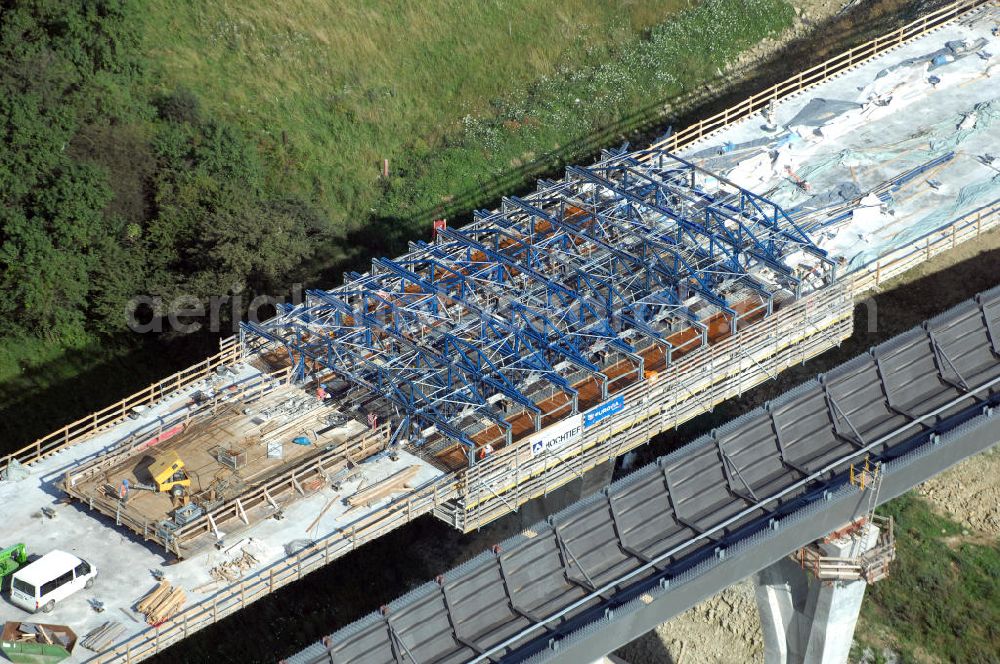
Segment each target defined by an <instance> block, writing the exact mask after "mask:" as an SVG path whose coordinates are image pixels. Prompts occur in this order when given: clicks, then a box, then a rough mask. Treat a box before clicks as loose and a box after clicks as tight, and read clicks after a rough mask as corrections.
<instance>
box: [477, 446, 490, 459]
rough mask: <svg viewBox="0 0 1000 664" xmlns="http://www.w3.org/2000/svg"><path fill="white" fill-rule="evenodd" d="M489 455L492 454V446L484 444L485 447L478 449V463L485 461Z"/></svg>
mask: <svg viewBox="0 0 1000 664" xmlns="http://www.w3.org/2000/svg"><path fill="white" fill-rule="evenodd" d="M491 454H493V446H492V445H490V444H489V443H486V444H485V445H483V446H482V447H480V448H479V460H480V461H482V460H483V459H485V458H486V457H488V456H489V455H491Z"/></svg>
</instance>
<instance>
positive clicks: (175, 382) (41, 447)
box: [0, 344, 240, 471]
mask: <svg viewBox="0 0 1000 664" xmlns="http://www.w3.org/2000/svg"><path fill="white" fill-rule="evenodd" d="M239 359H240V350H239V346H238V345H236V344H229V345H227V346H226V347H224V348H223V349H222V350H220V351H219V352H218V353H216V354H215V355H212V356H211V357H208V358H206V359H204V360H202V361H201V362H198V363H197V364H195V365H192V366H190V367H188V368H187V369H183V370H181V371H178V372H177V373H175V374H173V375H171V376H168V377H167V378H164V379H163V380H160V381H157V382H155V383H153V384H152V385H150V386H149V387H147V388H145V389H143V390H140V391H138V392H136V393H135V394H131V395H129V396H127V397H125V398H124V399H122V400H121V401H119V402H118V403H114V404H112V405H110V406H107V407H106V408H102V409H101V410H98V411H95V412H93V413H91V414H90V415H87V416H86V417H81V418H80V419H78V420H76V421H75V422H71V423H69V424H67V425H66V426H64V427H62V428H61V429H57V430H55V431H53V432H52V433H50V434H48V435H47V436H43V437H41V438H39V439H38V440H36V441H35V442H33V443H31V444H29V445H25V446H24V447H22V448H21V449H19V450H17V451H16V452H12V453H10V454H6V455H4V456H2V457H0V471H2V470H5V469H6V468H7V466H8V465H10V462H11V461H18V462H19V463H21V464H24V465H30V464H33V463H35V462H37V461H39V460H41V459H44V458H46V457H48V456H51V455H52V454H55V453H56V452H58V451H60V450H62V449H65V448H66V447H69V446H71V445H75V444H76V443H79V442H82V441H84V440H86V439H88V438H89V437H90V436H92V435H94V434H95V433H98V432H100V431H103V430H105V429H107V428H108V427H112V426H114V425H116V424H118V423H120V422H121V421H122V420H124V419H125V418H126V417H128V416H129V414H130V413H131V412H132V410H133V409H134V408H136V407H137V406H150V405H152V404H155V403H157V402H158V401H160V400H162V399H163V398H164V397H166V396H169V395H170V394H173V393H174V392H177V391H178V390H182V389H184V388H185V387H188V386H189V385H192V384H193V383H197V382H198V381H200V380H202V379H204V378H205V377H206V376H207V375H208V374H210V373H211V372H213V371H215V370H216V369H218V368H219V367H224V366H231V365H233V364H236V363H237V362H239Z"/></svg>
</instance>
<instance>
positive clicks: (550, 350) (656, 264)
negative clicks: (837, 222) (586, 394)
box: [242, 150, 833, 463]
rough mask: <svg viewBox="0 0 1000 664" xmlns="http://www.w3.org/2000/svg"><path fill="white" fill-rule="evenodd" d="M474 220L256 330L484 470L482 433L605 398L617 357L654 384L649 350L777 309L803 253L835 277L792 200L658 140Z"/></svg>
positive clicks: (401, 428)
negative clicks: (743, 183)
mask: <svg viewBox="0 0 1000 664" xmlns="http://www.w3.org/2000/svg"><path fill="white" fill-rule="evenodd" d="M476 217H477V220H476V221H475V222H474V223H472V224H470V225H469V226H467V227H465V228H461V229H446V230H444V231H441V232H439V233H438V235H437V237H436V239H435V241H434V243H432V244H431V243H425V242H418V243H413V244H411V251H410V252H409V253H408V254H406V255H405V256H402V257H400V258H398V259H394V260H392V259H385V258H379V259H375V260H373V261H372V269H371V270H370V271H369V272H367V273H365V274H357V273H349V274H348V275H346V276H345V283H344V285H343V286H342V287H340V288H336V289H333V290H330V291H319V290H313V291H309V292H308V294H307V296H308V297H307V301H306V302H305V303H303V304H301V305H298V306H295V307H284V308H282V309H281V310H280V311H279V315H278V316H276V317H275V318H273V319H271V320H269V321H267V322H265V323H263V324H246V325H244V327H243V330H242V335H243V338H244V339H245V340H246V339H248V338H251V337H256V338H258V339H262V340H264V341H265V342H267V344H266V345H268V346H270V347H271V348H274V347H275V346H277V347H283V348H285V349H286V350H287V352H288V354H289V356H290V358H291V360H292V362H293V363H294V364H295V368H296V376H297V377H298V378H300V379H302V378H305V377H306V374H307V373H310V372H331V371H332V372H333V373H335V374H337V375H338V376H341V377H343V378H345V379H346V380H348V381H350V382H352V383H353V384H355V385H358V386H360V387H362V388H364V389H365V390H367V391H369V392H372V393H373V394H374V395H376V396H377V397H379V398H381V399H384V400H385V401H386V402H387V404H388V405H389V406H390V409H391V412H394V413H395V414H396V415H397V416H398V424H397V426H396V427H395V431H396V433H395V435H396V436H400V435H405V436H407V437H408V438H409V439H411V440H416V441H419V440H421V436H422V432H423V431H425V430H427V428H428V427H433V428H434V429H436V430H437V431H438V432H439V433H441V434H443V435H444V436H446V437H448V438H451V439H453V440H455V441H458V442H461V443H463V444H465V445H466V447H467V448H468V450H469V452H470V454H469V459H470V463H471V462H472V460H473V455H472V454H471V452H472V451H473V450H474V449H475V443H474V441H473V437H474V436H475V433H476V431H479V430H481V429H483V428H485V427H486V426H491V425H496V426H498V427H499V428H500V430H501V431H502V432H503V436H504V437H505V438H506V439H507V441H508V442H510V440H511V426H510V424H509V423H508V422H509V420H510V419H511V415H512V413H514V414H516V413H519V412H520V413H527V414H528V415H529V416H530V417H531V418H532V420H533V421H534V424H535V428H536V429H537V428H539V427H540V426H541V424H542V418H543V416H544V415H546V414H549V413H551V412H552V411H551V406H550V407H549V408H550V409H549V410H543V408H542V407H540V405H539V404H540V403H542V402H543V401H545V400H546V399H552V398H553V397H555V396H556V395H560V394H561V395H562V396H561V397H560V398H559V399H557V400H556V401H553V402H552V403H556V404H561V405H558V406H556V407H557V408H559V409H562V410H561V411H559V412H563V413H565V414H566V415H568V414H571V413H574V412H577V410H578V409H579V394H578V390H577V388H575V387H574V385H576V384H579V381H580V380H582V379H585V378H588V377H589V378H592V379H595V380H596V381H597V382H598V384H599V385H600V390H601V396H602V398H603V397H606V396H607V393H608V384H609V380H608V376H607V375H606V373H605V370H606V369H607V367H610V366H614V365H616V364H617V365H619V366H620V365H621V363H623V362H624V363H626V365H628V366H631V370H630V371H631V372H634V375H635V379H636V380H637V381H641V380H643V379H644V370H643V369H644V363H645V362H646V359H645V357H646V353H647V352H648V349H649V348H650V347H652V346H655V347H657V348H658V349H659V352H661V353H662V357H663V361H664V362H665V363H669V362H670V361H671V358H672V355H673V353H674V352H675V351H676V349H675V348H674V344H672V343H671V341H670V337H671V335H673V334H675V333H677V332H679V331H681V330H684V329H694V330H695V331H696V332H697V340H696V341H695V342H694V343H696V344H704V343H706V342H707V341H708V328H707V326H706V323H705V321H706V319H707V318H709V317H710V316H712V315H716V314H720V315H723V316H724V317H725V318H726V320H728V321H729V324H730V326H731V329H733V330H735V327H736V324H737V320H738V318H739V316H740V315H741V312H740V311H738V310H737V309H736V304H735V299H734V298H741V299H742V300H743V301H744V302H746V301H753V302H755V303H756V304H754V305H753V306H755V307H757V308H758V310H760V311H763V312H764V313H765V315H766V314H769V313H771V311H772V309H773V307H774V303H775V297H776V296H777V295H778V294H779V293H783V294H785V297H788V296H793V295H797V294H798V293H799V291H800V289H801V282H800V279H799V278H798V277H797V276H796V274H795V272H794V270H793V269H792V268H790V267H789V266H788V265H787V264H786V263H785V260H784V259H785V258H786V257H787V255H788V254H790V253H791V252H797V251H803V252H808V253H810V254H812V255H813V256H815V257H817V260H818V264H819V265H821V266H822V268H823V270H824V271H825V275H824V276H825V278H827V280H828V281H829V280H832V277H833V265H832V263H831V262H830V261H828V260H827V259H826V257H825V255H824V254H823V252H822V251H821V250H819V249H817V248H816V247H815V246H814V245H813V244H812V243H811V242H810V241H809V239H808V237H807V236H806V235H805V234H804V233H803V232H802V231H801V229H800V228H799V227H798V226H796V225H795V224H794V223H793V222H792V221H791V219H790V218H789V217H788V216H787V215H786V214H785V213H784V212H783V211H782V210H781V209H780V208H779V207H778V206H777V205H775V204H773V203H771V202H770V201H768V200H767V199H765V198H763V197H761V196H758V195H755V194H753V193H751V192H748V191H746V190H743V189H741V188H739V187H736V186H735V185H733V184H732V183H729V182H727V181H725V180H723V179H721V178H718V177H716V176H713V175H711V174H708V173H706V172H704V171H701V170H700V169H698V168H697V167H695V166H694V165H692V164H690V163H688V162H685V161H683V160H681V159H678V158H677V157H674V156H673V155H670V154H669V153H666V152H664V151H659V150H645V151H640V152H633V153H628V154H624V153H622V154H607V155H606V158H605V159H603V160H602V161H601V162H599V163H597V164H595V165H593V166H591V167H588V168H576V167H573V168H570V169H568V170H567V177H566V179H565V180H563V181H561V182H556V183H547V184H545V185H543V186H542V187H541V189H540V190H539V191H538V192H536V193H535V194H532V195H530V196H528V197H525V198H523V199H522V198H517V197H511V198H507V199H504V201H503V204H502V206H501V208H500V210H498V211H496V212H493V213H477V215H476ZM685 343H687V344H690V343H692V342H685ZM256 346H257V345H256V344H255V347H256ZM685 350H687V349H685ZM619 373H620V372H619Z"/></svg>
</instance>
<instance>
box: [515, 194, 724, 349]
mask: <svg viewBox="0 0 1000 664" xmlns="http://www.w3.org/2000/svg"><path fill="white" fill-rule="evenodd" d="M560 200H561V202H562V207H561V210H560V214H559V216H558V217H557V216H554V215H551V214H549V213H547V212H545V211H544V210H542V209H541V208H539V207H537V206H534V205H532V204H530V203H527V202H525V201H523V200H521V199H517V198H511V199H510V201H511V204H512V205H515V206H517V207H519V208H520V209H522V210H523V211H524V212H526V213H527V214H531V215H535V216H539V217H541V218H543V219H546V220H547V221H548V222H549V223H551V224H553V225H557V226H560V227H562V228H565V229H567V230H568V231H569V232H571V233H573V234H576V235H578V236H580V237H582V238H584V239H585V240H587V241H589V242H591V243H593V244H595V245H598V246H600V247H601V248H602V249H603V250H604V251H606V252H608V253H611V254H613V255H615V256H618V257H620V258H621V259H622V260H624V261H633V262H635V263H637V264H639V265H641V266H642V268H643V269H645V270H646V271H647V272H652V273H655V274H657V275H659V276H660V277H662V278H663V279H662V280H661V284H663V285H667V286H669V287H670V288H672V289H673V293H672V294H670V295H669V297H670V298H671V299H672V301H673V302H674V303H675V304H676V305H680V303H681V302H680V297H679V292H678V289H679V285H680V282H681V281H682V280H683V281H688V280H693V281H694V285H693V287H692V290H695V291H697V292H699V293H700V294H701V295H702V296H703V297H704V298H705V299H706V300H708V301H710V302H712V303H713V304H715V305H716V306H717V307H719V308H720V309H722V310H723V311H726V312H727V313H729V314H730V315H732V316H735V315H736V312H735V311H733V309H732V308H730V307H729V304H728V303H727V302H726V301H725V298H722V297H720V296H719V295H718V294H716V293H715V292H714V290H713V284H711V283H709V282H708V281H707V280H706V279H705V278H704V275H702V274H701V273H700V272H699V271H698V270H696V269H695V268H694V267H692V266H691V265H689V264H688V263H687V261H686V260H685V259H684V257H683V256H681V255H680V253H679V252H677V251H676V250H675V249H674V248H672V247H670V246H668V245H654V243H652V242H651V241H650V238H649V237H648V236H646V235H643V234H642V233H638V232H636V231H635V230H634V229H631V228H627V227H622V226H621V225H619V224H617V223H612V222H610V220H609V219H607V218H606V217H604V216H602V215H601V214H600V213H598V212H596V211H591V210H587V209H586V207H580V208H579V209H581V210H582V211H583V212H584V213H586V214H587V215H588V216H589V218H591V219H593V220H594V221H595V222H598V223H597V224H596V230H598V231H599V232H603V230H604V229H603V228H602V227H601V226H600V222H601V221H605V222H608V223H611V225H613V226H614V227H615V228H616V229H618V230H619V231H623V232H627V233H628V234H630V235H632V236H633V237H635V238H636V239H637V240H638V241H639V242H640V243H641V244H642V252H641V255H640V256H636V255H635V254H633V253H630V252H628V251H623V250H622V249H620V248H619V247H618V246H616V245H615V239H616V238H599V237H597V236H596V235H595V234H593V233H591V232H588V231H587V230H586V229H585V228H584V227H582V226H580V227H577V226H576V225H574V224H572V223H570V222H568V221H566V219H565V203H566V202H570V203H573V201H566V200H565V199H564V198H560ZM573 204H574V205H575V203H573ZM576 207H579V206H576ZM661 249H662V250H666V251H668V252H669V253H670V255H671V259H672V264H671V262H668V261H667V260H665V259H664V257H663V255H662V254H661V253H660V250H661ZM682 270H683V271H682ZM666 292H667V291H664V293H666ZM691 318H692V319H695V318H694V317H693V316H691ZM633 320H634V322H639V321H635V319H633ZM695 320H696V319H695ZM639 331H641V332H643V334H645V335H646V336H649V337H651V338H653V339H655V340H657V341H658V342H662V343H666V341H665V339H664V338H663V335H662V334H660V333H659V332H657V331H655V330H653V329H652V328H649V327H648V326H645V325H641V326H640V328H639Z"/></svg>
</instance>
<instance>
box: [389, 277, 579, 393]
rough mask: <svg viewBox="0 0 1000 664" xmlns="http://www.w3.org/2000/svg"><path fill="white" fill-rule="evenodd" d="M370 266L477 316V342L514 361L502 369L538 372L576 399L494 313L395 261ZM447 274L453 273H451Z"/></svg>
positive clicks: (516, 332)
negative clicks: (521, 368) (522, 366)
mask: <svg viewBox="0 0 1000 664" xmlns="http://www.w3.org/2000/svg"><path fill="white" fill-rule="evenodd" d="M373 263H374V264H375V265H377V266H378V267H379V268H381V269H384V270H387V271H389V272H391V273H392V274H395V275H396V276H397V277H399V278H401V279H403V280H404V282H405V281H408V282H410V283H412V284H414V285H416V286H418V287H420V288H422V289H423V290H424V291H425V292H427V293H428V294H435V293H437V294H441V295H444V296H446V297H450V298H452V299H453V300H454V301H456V302H458V303H459V304H460V305H461V306H464V307H466V308H467V309H468V310H469V311H472V312H474V313H476V314H477V315H478V316H479V321H480V324H479V326H478V327H479V339H480V341H483V342H485V344H484V345H485V346H486V347H487V348H490V349H494V350H497V351H499V353H500V354H501V355H502V356H503V357H504V358H505V359H513V361H512V362H511V363H507V362H504V363H503V365H504V368H505V369H509V368H511V367H513V368H520V365H525V366H526V367H527V368H529V369H530V370H534V371H539V372H541V373H542V375H543V376H545V378H546V380H548V381H549V382H551V383H552V384H553V385H555V386H556V387H558V388H559V389H562V390H564V391H566V392H568V393H569V394H570V395H571V397H573V398H574V399H575V398H576V395H577V390H576V389H574V388H573V387H572V386H571V385H570V384H569V383H568V382H567V381H566V379H565V378H563V377H562V376H561V375H560V374H559V372H558V371H556V370H555V368H554V367H553V366H552V365H551V364H550V363H549V361H548V358H546V357H545V355H544V353H542V352H541V351H539V350H538V349H536V348H535V347H534V346H533V345H532V344H531V342H530V341H529V340H528V339H527V338H524V336H523V332H522V330H520V329H517V328H515V327H513V326H512V325H510V324H509V323H508V322H506V321H504V320H503V319H502V318H500V317H499V316H496V315H495V314H494V313H492V312H490V311H487V310H485V309H483V308H481V307H479V306H477V305H475V304H473V303H471V302H468V301H466V300H464V299H462V298H459V297H458V296H456V295H453V294H451V293H450V292H449V291H448V290H447V289H445V288H442V287H440V286H439V285H438V284H437V283H435V282H432V281H428V280H427V279H425V278H423V277H421V276H420V275H418V274H416V273H415V272H411V271H410V270H407V269H406V268H404V267H403V266H402V265H399V264H397V263H395V262H394V261H390V260H387V259H376V261H373ZM450 272H451V273H456V272H455V271H454V270H451V271H450ZM524 350H526V351H527V353H524V352H523V351H524ZM446 355H447V353H446ZM498 371H499V369H498ZM501 373H502V372H501Z"/></svg>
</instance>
